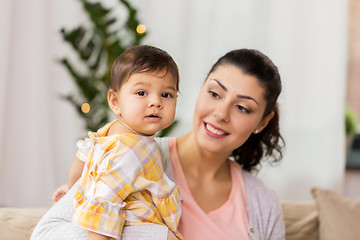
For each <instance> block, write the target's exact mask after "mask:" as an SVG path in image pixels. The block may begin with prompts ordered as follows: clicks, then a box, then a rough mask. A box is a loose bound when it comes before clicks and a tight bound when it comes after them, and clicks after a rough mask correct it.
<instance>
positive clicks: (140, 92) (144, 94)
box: [136, 91, 146, 97]
mask: <svg viewBox="0 0 360 240" xmlns="http://www.w3.org/2000/svg"><path fill="white" fill-rule="evenodd" d="M136 94H137V95H139V96H142V97H143V96H146V92H145V91H138V92H136Z"/></svg>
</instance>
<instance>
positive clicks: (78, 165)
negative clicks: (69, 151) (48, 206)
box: [53, 158, 84, 202]
mask: <svg viewBox="0 0 360 240" xmlns="http://www.w3.org/2000/svg"><path fill="white" fill-rule="evenodd" d="M83 168H84V162H83V161H81V160H80V159H78V158H75V159H74V161H73V163H72V165H71V167H70V173H69V179H68V183H67V184H64V185H61V186H60V187H59V188H58V189H56V191H55V193H54V195H53V201H54V202H57V201H59V200H60V199H61V198H62V197H63V196H64V195H65V194H66V193H67V192H68V191H69V189H70V188H71V187H72V186H73V185H74V183H75V182H76V181H77V180H78V179H79V178H80V177H81V173H82V171H83Z"/></svg>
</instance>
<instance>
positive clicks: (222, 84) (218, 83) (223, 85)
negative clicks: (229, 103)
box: [212, 79, 227, 91]
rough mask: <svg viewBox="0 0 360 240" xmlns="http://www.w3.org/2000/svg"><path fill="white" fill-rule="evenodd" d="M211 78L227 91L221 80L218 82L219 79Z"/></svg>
mask: <svg viewBox="0 0 360 240" xmlns="http://www.w3.org/2000/svg"><path fill="white" fill-rule="evenodd" d="M212 80H214V81H215V82H216V83H217V84H219V86H220V87H221V88H222V89H224V91H227V88H226V87H225V86H224V85H223V84H222V83H221V82H219V80H216V79H212Z"/></svg>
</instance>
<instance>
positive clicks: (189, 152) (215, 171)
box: [176, 132, 230, 179]
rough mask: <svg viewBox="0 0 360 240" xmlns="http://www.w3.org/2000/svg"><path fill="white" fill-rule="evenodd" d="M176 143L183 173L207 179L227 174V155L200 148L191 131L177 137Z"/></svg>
mask: <svg viewBox="0 0 360 240" xmlns="http://www.w3.org/2000/svg"><path fill="white" fill-rule="evenodd" d="M176 144H177V149H178V154H179V158H180V162H181V165H182V166H183V171H184V173H185V172H187V173H185V174H191V175H192V176H194V177H202V178H208V179H221V178H223V177H225V178H227V177H228V176H229V172H230V166H229V162H228V160H227V158H228V155H227V154H225V153H214V152H210V151H207V150H204V149H202V148H201V147H200V146H199V144H198V143H197V141H196V137H195V135H194V133H193V132H189V133H188V134H186V135H184V136H181V137H178V138H177V143H176ZM184 166H186V167H184Z"/></svg>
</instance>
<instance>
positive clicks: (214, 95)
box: [208, 90, 220, 98]
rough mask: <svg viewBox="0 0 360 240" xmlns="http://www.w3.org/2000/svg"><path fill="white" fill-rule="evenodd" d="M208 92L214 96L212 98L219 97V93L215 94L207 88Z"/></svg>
mask: <svg viewBox="0 0 360 240" xmlns="http://www.w3.org/2000/svg"><path fill="white" fill-rule="evenodd" d="M208 93H209V94H210V95H211V96H212V97H214V98H219V97H220V96H219V94H217V93H216V92H214V91H211V90H209V91H208Z"/></svg>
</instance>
